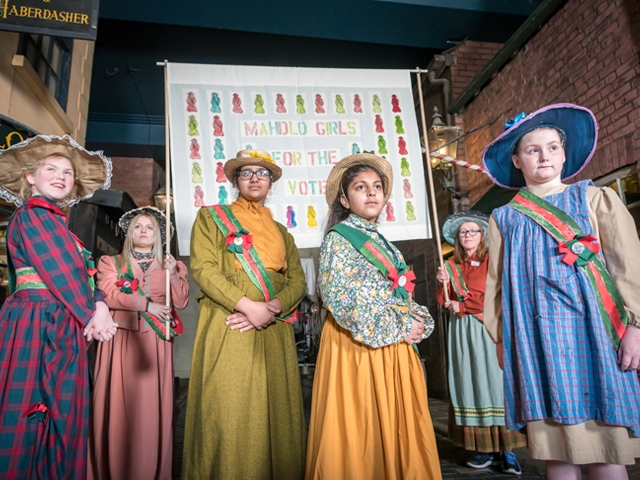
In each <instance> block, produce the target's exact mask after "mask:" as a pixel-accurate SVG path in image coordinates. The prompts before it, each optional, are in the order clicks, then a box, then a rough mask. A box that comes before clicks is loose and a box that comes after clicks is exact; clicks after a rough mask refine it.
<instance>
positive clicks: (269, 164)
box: [224, 149, 282, 183]
mask: <svg viewBox="0 0 640 480" xmlns="http://www.w3.org/2000/svg"><path fill="white" fill-rule="evenodd" d="M245 165H257V166H260V167H264V168H266V169H267V170H269V171H270V172H271V174H272V175H273V181H274V182H277V181H278V180H279V179H280V177H281V176H282V169H281V168H280V167H279V166H278V165H276V162H275V160H274V159H273V158H271V155H269V154H268V153H267V152H264V151H262V150H255V149H250V150H240V151H239V152H238V153H237V154H236V158H232V159H230V160H227V161H226V162H225V164H224V174H225V176H226V177H227V180H229V181H230V182H231V183H233V180H234V179H233V173H234V172H235V171H236V170H237V169H238V168H240V167H243V166H245Z"/></svg>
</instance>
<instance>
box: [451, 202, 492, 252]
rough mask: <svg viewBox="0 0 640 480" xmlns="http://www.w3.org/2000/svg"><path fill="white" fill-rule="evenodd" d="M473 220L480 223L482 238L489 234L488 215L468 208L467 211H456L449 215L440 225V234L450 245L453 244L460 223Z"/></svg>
mask: <svg viewBox="0 0 640 480" xmlns="http://www.w3.org/2000/svg"><path fill="white" fill-rule="evenodd" d="M467 222H473V223H475V224H477V225H480V226H481V227H482V229H483V230H484V238H487V235H489V217H488V216H487V215H485V214H484V213H482V212H476V211H473V210H469V211H468V212H458V213H454V214H453V215H449V216H448V217H447V219H446V220H445V221H444V224H443V225H442V236H443V237H444V239H445V240H446V241H447V243H450V244H451V245H455V241H456V235H457V234H458V229H459V228H460V225H462V224H463V223H467Z"/></svg>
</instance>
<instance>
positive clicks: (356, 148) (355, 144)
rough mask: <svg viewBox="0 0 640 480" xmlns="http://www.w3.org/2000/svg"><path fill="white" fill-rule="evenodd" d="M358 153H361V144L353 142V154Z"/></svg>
mask: <svg viewBox="0 0 640 480" xmlns="http://www.w3.org/2000/svg"><path fill="white" fill-rule="evenodd" d="M356 153H360V145H358V144H357V143H352V144H351V155H355V154H356Z"/></svg>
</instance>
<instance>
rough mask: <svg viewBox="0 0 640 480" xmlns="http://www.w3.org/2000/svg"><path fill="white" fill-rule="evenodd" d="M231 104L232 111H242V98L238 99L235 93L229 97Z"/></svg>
mask: <svg viewBox="0 0 640 480" xmlns="http://www.w3.org/2000/svg"><path fill="white" fill-rule="evenodd" d="M231 106H232V107H233V108H232V111H233V113H244V112H243V111H242V100H241V99H240V95H238V94H237V93H234V94H233V98H232V99H231Z"/></svg>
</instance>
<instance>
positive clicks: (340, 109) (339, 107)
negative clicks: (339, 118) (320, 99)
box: [336, 95, 347, 114]
mask: <svg viewBox="0 0 640 480" xmlns="http://www.w3.org/2000/svg"><path fill="white" fill-rule="evenodd" d="M336 113H340V114H342V113H347V111H346V110H345V109H344V100H343V99H342V95H336Z"/></svg>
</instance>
